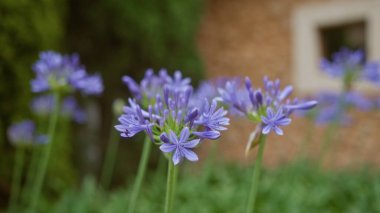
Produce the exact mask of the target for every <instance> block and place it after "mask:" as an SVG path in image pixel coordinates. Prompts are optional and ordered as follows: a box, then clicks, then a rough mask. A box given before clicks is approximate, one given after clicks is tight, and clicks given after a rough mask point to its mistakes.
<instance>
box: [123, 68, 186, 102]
mask: <svg viewBox="0 0 380 213" xmlns="http://www.w3.org/2000/svg"><path fill="white" fill-rule="evenodd" d="M122 80H123V82H124V83H125V84H126V85H127V86H128V89H129V90H130V92H131V93H132V96H133V97H134V98H135V99H136V100H137V101H138V102H139V103H142V104H143V105H144V106H147V105H149V104H150V103H151V102H152V100H153V99H154V98H155V97H156V95H157V92H158V91H162V88H163V86H164V85H167V87H170V89H175V90H177V89H179V90H181V91H183V90H185V89H186V88H188V87H189V83H190V79H187V78H186V79H182V74H181V73H180V72H179V71H177V72H176V73H175V76H174V78H171V77H170V76H169V75H168V74H167V71H166V70H165V69H161V70H160V71H159V74H158V75H155V74H154V72H153V70H152V69H148V70H147V71H146V72H145V76H144V78H143V79H142V80H141V82H140V84H138V83H137V82H136V81H134V80H133V79H132V78H131V77H129V76H124V77H123V78H122Z"/></svg>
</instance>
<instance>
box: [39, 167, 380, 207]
mask: <svg viewBox="0 0 380 213" xmlns="http://www.w3.org/2000/svg"><path fill="white" fill-rule="evenodd" d="M188 166H189V167H185V169H187V170H185V171H183V172H182V174H181V175H180V179H179V180H178V185H177V187H176V195H175V203H174V209H175V212H178V213H181V212H183V213H187V212H199V213H210V212H215V213H218V212H244V208H245V205H246V202H247V194H248V190H247V189H249V187H248V186H249V184H250V182H251V181H250V179H251V177H252V175H251V169H250V168H245V167H241V166H238V165H213V166H212V167H203V168H200V167H199V165H194V166H190V165H188ZM148 177H149V180H147V181H145V184H144V186H143V190H142V194H141V197H140V199H139V201H138V204H137V207H138V208H137V211H136V212H160V211H162V210H163V206H164V199H165V196H163V194H164V193H165V181H166V179H165V174H164V173H159V175H155V174H151V175H148ZM261 180H262V181H261V183H260V187H259V189H258V196H257V198H258V200H257V209H256V212H283V213H287V212H289V213H295V212H300V213H301V212H315V213H319V212H380V204H379V202H377V200H378V199H379V196H380V173H379V171H378V170H373V169H369V168H368V169H360V170H341V171H338V170H334V171H326V170H324V171H321V170H320V169H318V167H317V166H316V164H311V163H307V162H306V163H305V162H302V163H294V164H289V165H283V166H282V167H279V168H277V169H272V170H264V173H263V175H262V176H261ZM128 198H129V193H128V191H127V190H125V189H120V190H118V191H114V192H113V193H109V192H107V193H105V192H103V191H99V190H98V189H97V187H96V183H95V182H94V181H93V180H92V179H86V181H85V182H84V184H83V185H82V187H81V189H80V190H69V191H67V192H66V193H65V194H64V196H63V197H62V200H60V201H59V202H58V203H57V204H56V205H53V206H52V207H50V208H49V207H46V210H47V211H46V212H62V213H63V212H65V213H71V212H94V213H95V212H99V213H106V212H113V213H118V212H120V213H122V212H125V209H126V208H127V205H128V202H127V200H128ZM52 209H54V210H55V211H53V210H52Z"/></svg>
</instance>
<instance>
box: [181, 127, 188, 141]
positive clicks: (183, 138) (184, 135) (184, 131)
mask: <svg viewBox="0 0 380 213" xmlns="http://www.w3.org/2000/svg"><path fill="white" fill-rule="evenodd" d="M189 136H190V132H189V128H187V127H185V128H183V129H182V131H181V134H180V138H179V143H184V142H186V141H187V139H188V138H189Z"/></svg>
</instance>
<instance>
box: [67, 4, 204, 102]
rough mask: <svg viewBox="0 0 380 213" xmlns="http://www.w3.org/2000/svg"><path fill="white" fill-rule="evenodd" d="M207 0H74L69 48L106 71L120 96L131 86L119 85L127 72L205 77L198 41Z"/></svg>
mask: <svg viewBox="0 0 380 213" xmlns="http://www.w3.org/2000/svg"><path fill="white" fill-rule="evenodd" d="M201 2H202V1H201V0H195V1H175V0H163V1H135V0H110V1H98V2H93V1H90V0H81V1H74V0H73V1H72V2H71V4H72V10H71V14H70V19H69V34H68V37H69V42H68V43H69V48H70V49H72V50H73V51H78V52H79V53H80V54H81V56H82V58H83V59H84V61H86V64H88V65H89V66H90V67H91V68H93V69H96V70H100V71H101V72H102V74H103V76H104V78H105V83H106V88H107V90H108V92H107V93H108V94H113V95H114V97H115V94H114V91H117V89H120V88H123V90H124V91H125V87H123V86H120V87H119V88H117V87H115V85H120V77H121V76H122V75H126V74H128V75H132V76H134V77H136V78H140V77H142V75H143V73H144V71H145V69H147V68H154V69H156V70H157V69H160V68H162V67H165V68H168V69H169V71H174V70H175V69H180V70H182V71H183V72H184V74H185V75H186V76H190V77H191V78H192V79H193V81H195V82H197V81H198V80H199V79H201V78H202V77H203V72H202V71H203V70H202V64H201V60H200V57H199V55H198V53H197V47H196V41H195V38H196V33H197V29H198V25H199V21H200V14H201V8H202V4H201ZM108 94H107V95H108ZM123 94H125V93H123ZM114 97H112V98H111V99H114ZM109 105H111V104H109Z"/></svg>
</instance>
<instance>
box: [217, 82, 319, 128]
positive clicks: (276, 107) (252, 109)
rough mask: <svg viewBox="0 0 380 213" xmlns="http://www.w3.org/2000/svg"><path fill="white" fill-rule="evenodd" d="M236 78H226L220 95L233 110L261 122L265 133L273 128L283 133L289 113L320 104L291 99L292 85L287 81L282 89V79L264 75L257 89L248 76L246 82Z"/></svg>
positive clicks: (288, 120)
mask: <svg viewBox="0 0 380 213" xmlns="http://www.w3.org/2000/svg"><path fill="white" fill-rule="evenodd" d="M237 82H239V81H237V80H234V81H232V82H227V83H226V85H225V88H222V89H219V93H220V95H221V98H222V99H223V101H224V102H225V103H226V104H227V105H229V107H230V108H229V109H230V110H234V111H239V112H240V113H241V114H242V115H244V116H245V117H247V118H248V119H249V120H251V121H253V122H256V123H258V124H260V126H261V127H262V130H261V132H262V133H263V134H269V133H270V132H271V131H274V132H276V134H278V135H283V131H282V130H281V128H280V126H286V125H289V124H290V121H291V119H290V118H289V116H290V115H291V114H292V113H293V112H294V111H297V110H309V109H312V108H314V107H315V106H316V105H317V101H314V100H310V101H304V102H299V101H298V100H297V99H289V96H290V95H291V93H292V92H293V87H292V86H290V85H288V86H286V87H284V88H283V89H281V85H280V80H279V79H277V80H275V81H271V80H270V79H269V78H268V77H264V79H263V83H264V87H263V88H255V89H254V87H253V85H252V83H251V80H250V79H249V78H246V79H245V84H244V86H241V85H240V84H239V83H237ZM243 88H244V89H243ZM242 90H243V91H244V92H243V91H242Z"/></svg>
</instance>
